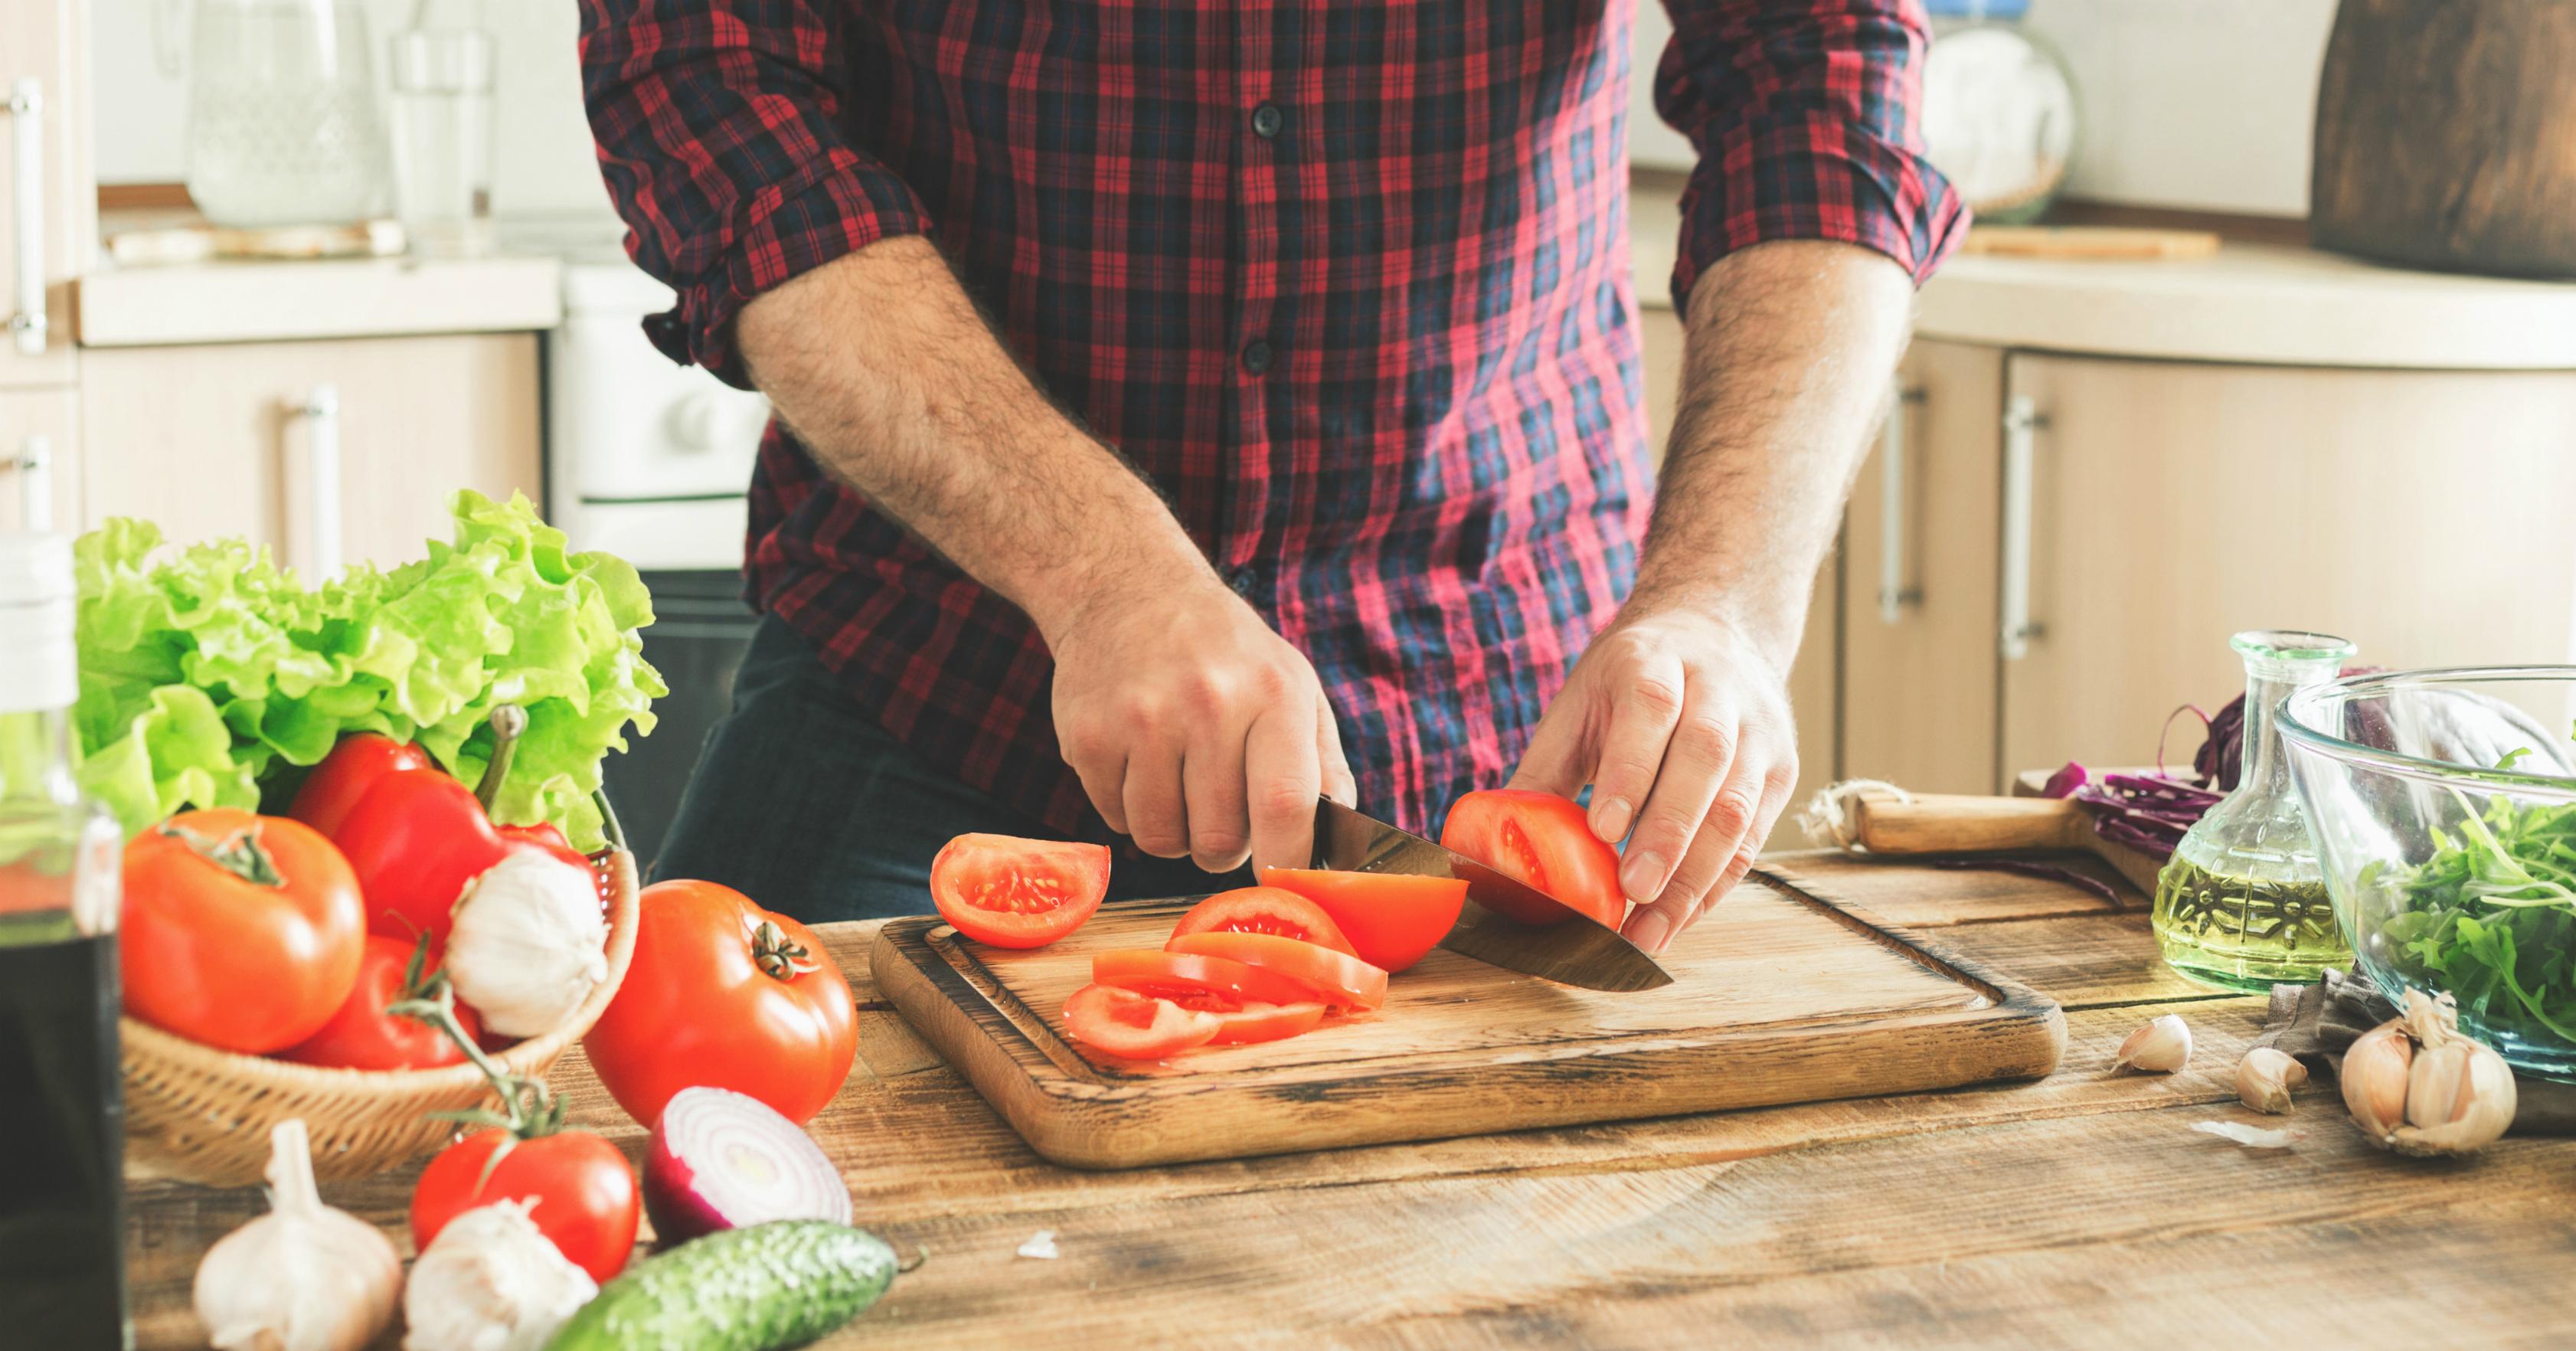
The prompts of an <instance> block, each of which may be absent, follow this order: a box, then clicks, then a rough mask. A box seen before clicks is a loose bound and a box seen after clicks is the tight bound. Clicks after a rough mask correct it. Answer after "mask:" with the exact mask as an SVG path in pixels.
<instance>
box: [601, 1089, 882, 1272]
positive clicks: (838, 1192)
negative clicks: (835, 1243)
mask: <svg viewBox="0 0 2576 1351" xmlns="http://www.w3.org/2000/svg"><path fill="white" fill-rule="evenodd" d="M644 1210H645V1213H647V1214H649V1215H651V1216H652V1217H653V1231H654V1232H655V1233H656V1234H658V1235H660V1236H661V1239H662V1241H663V1242H664V1243H678V1242H681V1241H683V1240H686V1239H692V1238H696V1237H697V1236H698V1235H700V1234H708V1233H713V1232H715V1231H716V1230H718V1229H739V1228H743V1227H745V1226H747V1225H754V1224H766V1223H768V1222H769V1221H771V1220H830V1221H832V1222H834V1223H836V1224H848V1223H849V1222H850V1189H849V1187H848V1186H846V1185H845V1184H843V1183H842V1181H841V1172H840V1170H839V1169H837V1168H834V1167H833V1166H832V1161H831V1160H830V1159H828V1158H826V1157H824V1155H823V1150H822V1147H821V1146H819V1145H817V1144H815V1143H814V1141H813V1139H812V1137H810V1136H808V1135H806V1134H805V1132H804V1131H803V1130H800V1129H798V1127H797V1125H796V1123H795V1122H793V1121H790V1120H788V1119H787V1118H786V1117H783V1116H781V1115H779V1114H778V1112H777V1111H776V1109H774V1108H772V1107H770V1106H769V1105H768V1104H767V1103H764V1102H762V1101H760V1100H759V1099H757V1098H751V1097H746V1096H744V1095H742V1094H740V1093H736V1092H734V1091H732V1090H730V1089H723V1088H704V1087H701V1088H684V1089H681V1090H680V1091H679V1092H677V1093H674V1094H672V1095H671V1101H670V1103H669V1104H668V1105H667V1106H665V1107H663V1109H662V1119H661V1120H659V1121H657V1122H655V1123H653V1149H652V1152H651V1153H650V1154H648V1155H646V1156H645V1160H644Z"/></svg>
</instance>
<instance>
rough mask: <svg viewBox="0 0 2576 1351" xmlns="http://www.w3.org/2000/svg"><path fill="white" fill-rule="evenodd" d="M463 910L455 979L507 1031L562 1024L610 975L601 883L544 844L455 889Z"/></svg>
mask: <svg viewBox="0 0 2576 1351" xmlns="http://www.w3.org/2000/svg"><path fill="white" fill-rule="evenodd" d="M455 914H456V927H455V929H454V930H453V931H452V932H450V933H449V934H448V937H447V978H448V979H449V980H450V981H452V982H454V983H455V986H456V997H457V998H459V999H462V1000H464V1001H465V1002H466V1003H468V1004H471V1005H473V1006H474V1011H475V1012H476V1013H479V1014H481V1015H483V1025H484V1026H485V1027H488V1028H490V1029H492V1030H493V1031H495V1032H498V1033H501V1034H502V1035H504V1036H511V1037H541V1036H544V1035H545V1034H546V1033H548V1032H552V1031H554V1030H555V1029H556V1028H558V1027H561V1026H562V1025H563V1021H564V1019H566V1018H569V1017H571V1016H572V1011H573V1010H574V1009H577V1008H580V1007H581V1001H583V1000H585V999H588V998H589V997H590V992H591V990H592V988H593V987H595V986H597V985H598V984H599V983H600V982H601V981H603V980H606V979H608V951H607V949H608V925H607V924H606V922H604V921H603V920H601V919H600V917H599V890H598V887H597V886H596V884H594V883H593V882H592V880H591V877H590V875H589V874H588V873H585V872H583V871H582V870H581V869H579V868H576V867H574V866H572V865H571V864H569V863H566V862H564V861H563V860H562V859H559V858H556V857H555V856H554V855H552V854H549V853H546V852H545V851H543V850H540V849H520V850H514V851H512V852H511V854H510V855H509V856H508V857H507V858H504V859H502V860H501V861H500V862H498V863H495V864H493V865H492V866H491V867H490V868H488V869H485V870H484V872H483V875H482V876H480V877H477V878H475V879H474V880H473V881H471V882H469V883H467V884H466V885H465V894H464V895H462V896H459V897H457V898H456V910H455Z"/></svg>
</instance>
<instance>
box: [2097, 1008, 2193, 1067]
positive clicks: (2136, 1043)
mask: <svg viewBox="0 0 2576 1351" xmlns="http://www.w3.org/2000/svg"><path fill="white" fill-rule="evenodd" d="M2190 1063H2191V1025H2190V1024H2188V1023H2185V1022H2184V1021H2183V1020H2182V1018H2181V1017H2180V1016H2179V1015H2176V1014H2171V1013H2168V1014H2165V1015H2164V1016H2162V1017H2160V1018H2157V1019H2156V1020H2155V1021H2153V1022H2151V1023H2148V1024H2147V1025H2146V1026H2145V1027H2142V1028H2139V1029H2138V1030H2137V1031H2135V1032H2132V1033H2130V1034H2129V1039H2128V1040H2127V1041H2124V1042H2121V1043H2120V1054H2119V1056H2118V1058H2116V1059H2114V1060H2113V1061H2112V1062H2111V1072H2112V1073H2114V1074H2117V1073H2119V1072H2120V1071H2122V1070H2139V1071H2142V1072H2146V1073H2153V1074H2169V1073H2171V1072H2173V1071H2175V1070H2178V1069H2181V1068H2182V1067H2183V1066H2185V1065H2188V1064H2190Z"/></svg>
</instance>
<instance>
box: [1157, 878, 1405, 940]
mask: <svg viewBox="0 0 2576 1351" xmlns="http://www.w3.org/2000/svg"><path fill="white" fill-rule="evenodd" d="M1172 932H1173V933H1176V934H1204V933H1239V934H1277V935H1278V936H1280V937H1281V938H1294V939H1296V940H1297V941H1299V942H1301V943H1312V944H1314V945H1315V946H1317V947H1321V948H1331V949H1332V950H1333V951H1335V952H1344V953H1349V954H1350V955H1351V956H1354V957H1356V956H1358V955H1359V949H1357V948H1354V947H1352V946H1351V940H1349V939H1348V938H1345V937H1343V936H1342V930H1341V927H1340V926H1339V925H1336V924H1334V923H1333V917H1332V916H1331V915H1328V914H1326V913H1324V908H1323V907H1322V906H1319V905H1317V904H1315V903H1314V902H1313V901H1310V900H1307V899H1306V898H1305V897H1303V896H1300V895H1298V894H1297V893H1296V892H1293V891H1287V890H1284V889H1282V888H1279V887H1238V888H1236V889H1235V890H1233V891H1220V892H1218V893H1217V894H1215V895H1213V896H1210V897H1208V898H1207V899H1206V900H1204V901H1201V902H1199V903H1198V904H1197V905H1194V906H1191V907H1190V912H1189V913H1188V914H1186V915H1183V916H1181V922H1180V923H1179V924H1176V925H1174V926H1172Z"/></svg>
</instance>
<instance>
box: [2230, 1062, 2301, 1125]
mask: <svg viewBox="0 0 2576 1351" xmlns="http://www.w3.org/2000/svg"><path fill="white" fill-rule="evenodd" d="M2307 1081H2308V1067H2307V1066H2305V1065H2302V1064H2300V1063H2299V1061H2298V1058H2297V1057H2295V1056H2293V1055H2291V1054H2289V1053H2288V1052H2286V1051H2276V1050H2273V1049H2272V1048H2271V1047H2269V1046H2257V1047H2255V1048H2254V1049H2253V1050H2250V1051H2247V1052H2246V1053H2245V1058H2244V1059H2243V1060H2240V1061H2237V1062H2236V1097H2237V1100H2238V1101H2240V1102H2243V1103H2244V1104H2245V1105H2246V1106H2248V1107H2251V1108H2253V1109H2254V1110H2255V1111H2258V1112H2270V1113H2272V1114H2273V1115H2275V1116H2278V1115H2279V1114H2281V1113H2283V1112H2286V1111H2289V1110H2290V1090H2291V1089H2293V1088H2296V1087H2298V1086H2299V1085H2301V1084H2304V1083H2306V1082H2307Z"/></svg>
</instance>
